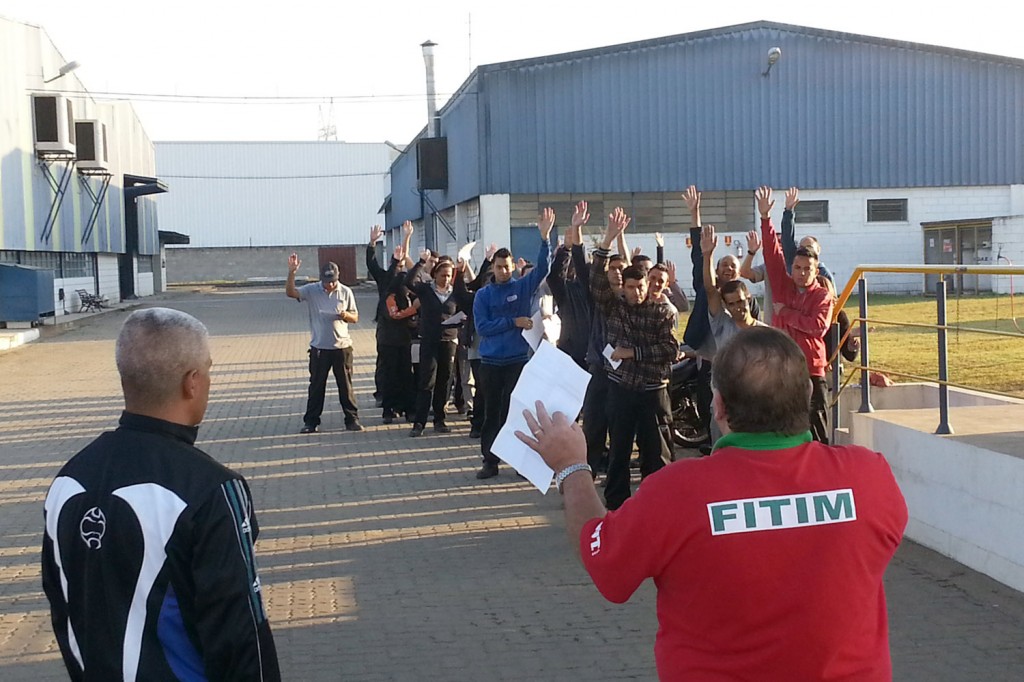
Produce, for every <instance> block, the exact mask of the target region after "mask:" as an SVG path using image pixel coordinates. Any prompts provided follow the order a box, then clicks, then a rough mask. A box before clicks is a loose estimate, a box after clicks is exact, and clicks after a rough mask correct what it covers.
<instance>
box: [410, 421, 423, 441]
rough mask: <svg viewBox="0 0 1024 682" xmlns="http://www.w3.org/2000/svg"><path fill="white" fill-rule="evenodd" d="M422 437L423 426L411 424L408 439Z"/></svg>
mask: <svg viewBox="0 0 1024 682" xmlns="http://www.w3.org/2000/svg"><path fill="white" fill-rule="evenodd" d="M422 435H423V424H413V425H412V431H410V432H409V437H410V438H419V437H420V436H422Z"/></svg>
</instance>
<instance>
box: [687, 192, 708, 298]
mask: <svg viewBox="0 0 1024 682" xmlns="http://www.w3.org/2000/svg"><path fill="white" fill-rule="evenodd" d="M683 200H684V201H686V207H687V208H689V209H690V264H691V265H692V266H693V290H694V291H695V292H700V291H702V290H703V289H704V258H703V257H702V256H701V250H700V228H701V223H700V192H698V191H697V187H696V186H695V185H690V186H689V187H687V188H686V191H685V192H684V193H683Z"/></svg>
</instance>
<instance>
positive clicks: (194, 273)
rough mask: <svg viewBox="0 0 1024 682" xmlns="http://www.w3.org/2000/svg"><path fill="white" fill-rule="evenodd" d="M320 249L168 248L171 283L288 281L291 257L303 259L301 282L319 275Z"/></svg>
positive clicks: (362, 266) (360, 271)
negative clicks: (295, 256) (295, 254)
mask: <svg viewBox="0 0 1024 682" xmlns="http://www.w3.org/2000/svg"><path fill="white" fill-rule="evenodd" d="M317 251H318V247H316V246H258V247H251V248H250V247H245V246H242V247H211V248H176V247H173V246H168V247H167V282H168V283H169V284H189V283H198V282H246V281H258V280H261V279H262V280H275V281H284V279H285V278H286V277H287V276H288V256H290V255H291V254H292V253H293V252H294V253H297V254H298V255H299V258H300V259H301V260H302V266H301V267H300V268H299V272H298V278H299V279H300V280H301V279H302V278H303V277H312V278H315V277H316V275H317ZM364 253H365V252H364V251H363V249H362V248H359V249H357V253H356V274H357V275H358V277H359V278H360V279H365V278H366V277H367V273H366V258H365V255H364Z"/></svg>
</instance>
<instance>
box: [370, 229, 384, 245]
mask: <svg viewBox="0 0 1024 682" xmlns="http://www.w3.org/2000/svg"><path fill="white" fill-rule="evenodd" d="M383 236H384V228H383V227H381V226H380V225H374V226H373V227H371V228H370V243H371V244H376V243H377V240H379V239H380V238H381V237H383Z"/></svg>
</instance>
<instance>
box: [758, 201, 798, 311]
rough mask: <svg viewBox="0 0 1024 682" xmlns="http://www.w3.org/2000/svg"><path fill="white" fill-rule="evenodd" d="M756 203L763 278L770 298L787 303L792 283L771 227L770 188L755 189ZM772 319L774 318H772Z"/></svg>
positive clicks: (780, 246) (777, 238)
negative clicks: (759, 216)
mask: <svg viewBox="0 0 1024 682" xmlns="http://www.w3.org/2000/svg"><path fill="white" fill-rule="evenodd" d="M754 198H755V199H756V201H757V210H758V213H760V214H761V240H762V242H763V243H764V270H765V276H766V277H767V278H768V281H769V282H770V283H771V286H772V297H773V299H774V301H775V302H778V303H787V302H788V301H789V291H790V288H791V285H792V283H793V281H792V280H791V279H789V276H788V274H787V272H786V261H785V257H784V256H783V255H782V245H781V243H780V242H779V235H778V234H776V232H775V226H774V225H772V219H771V214H772V208H773V207H774V206H775V202H774V201H773V200H772V188H771V187H768V186H767V185H764V186H761V187H758V188H757V191H756V192H754ZM773 319H774V318H773Z"/></svg>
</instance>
